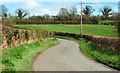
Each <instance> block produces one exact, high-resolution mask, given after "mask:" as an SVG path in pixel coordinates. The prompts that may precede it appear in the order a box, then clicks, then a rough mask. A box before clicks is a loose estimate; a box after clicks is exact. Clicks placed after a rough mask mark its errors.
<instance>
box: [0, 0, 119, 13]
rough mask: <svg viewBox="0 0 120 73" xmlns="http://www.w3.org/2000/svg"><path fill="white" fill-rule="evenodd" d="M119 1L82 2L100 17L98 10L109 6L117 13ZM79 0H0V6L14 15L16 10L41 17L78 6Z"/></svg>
mask: <svg viewBox="0 0 120 73" xmlns="http://www.w3.org/2000/svg"><path fill="white" fill-rule="evenodd" d="M118 1H119V0H83V1H82V2H83V3H85V2H87V3H93V4H83V8H84V7H85V6H86V5H90V6H92V7H93V8H94V9H95V11H94V12H93V15H98V14H99V15H101V13H100V8H103V7H104V6H109V7H111V8H112V9H113V11H114V12H117V11H118ZM79 3H80V0H0V4H3V5H5V6H6V7H7V8H8V12H9V13H12V14H14V13H15V10H16V9H17V8H23V9H27V10H28V11H29V13H30V15H43V14H50V15H56V14H58V11H59V9H60V8H62V7H66V8H70V7H72V6H74V5H76V4H79ZM76 8H77V9H78V13H79V12H80V5H77V6H76Z"/></svg>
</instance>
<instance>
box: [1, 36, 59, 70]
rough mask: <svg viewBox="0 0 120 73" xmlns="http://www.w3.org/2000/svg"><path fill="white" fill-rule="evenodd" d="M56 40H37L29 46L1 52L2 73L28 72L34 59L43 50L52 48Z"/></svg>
mask: <svg viewBox="0 0 120 73" xmlns="http://www.w3.org/2000/svg"><path fill="white" fill-rule="evenodd" d="M57 43H58V40H57V39H55V38H53V39H48V40H39V41H36V42H34V43H31V44H24V45H20V46H18V47H14V48H9V49H6V50H3V51H2V63H3V64H4V66H3V68H2V70H3V71H30V70H31V65H32V61H33V59H34V57H35V56H36V55H37V54H38V53H39V52H43V51H44V50H46V49H48V48H50V47H52V46H54V45H55V44H57Z"/></svg>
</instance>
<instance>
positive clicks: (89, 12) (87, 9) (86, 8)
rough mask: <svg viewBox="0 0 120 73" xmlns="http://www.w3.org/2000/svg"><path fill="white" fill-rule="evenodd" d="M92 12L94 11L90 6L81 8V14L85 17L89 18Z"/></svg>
mask: <svg viewBox="0 0 120 73" xmlns="http://www.w3.org/2000/svg"><path fill="white" fill-rule="evenodd" d="M93 11H94V9H93V8H92V7H91V6H86V7H85V8H83V13H84V15H86V16H90V15H91V13H93Z"/></svg>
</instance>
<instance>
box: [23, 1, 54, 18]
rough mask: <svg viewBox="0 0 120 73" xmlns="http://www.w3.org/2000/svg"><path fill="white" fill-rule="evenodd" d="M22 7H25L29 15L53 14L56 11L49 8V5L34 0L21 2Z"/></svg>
mask: <svg viewBox="0 0 120 73" xmlns="http://www.w3.org/2000/svg"><path fill="white" fill-rule="evenodd" d="M22 8H24V9H27V10H28V11H29V13H30V16H31V15H43V14H50V15H54V14H55V13H56V12H55V11H53V10H51V9H50V8H49V7H45V6H43V5H42V4H41V3H39V2H37V1H36V0H29V1H26V2H24V3H23V5H22Z"/></svg>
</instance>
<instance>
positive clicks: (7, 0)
mask: <svg viewBox="0 0 120 73" xmlns="http://www.w3.org/2000/svg"><path fill="white" fill-rule="evenodd" d="M26 1H28V0H1V1H0V2H26ZM36 1H37V2H80V0H36ZM82 1H83V2H96V1H99V2H118V1H119V0H94V1H93V0H82Z"/></svg>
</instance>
